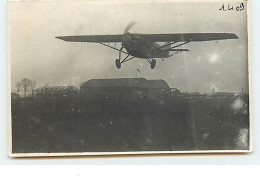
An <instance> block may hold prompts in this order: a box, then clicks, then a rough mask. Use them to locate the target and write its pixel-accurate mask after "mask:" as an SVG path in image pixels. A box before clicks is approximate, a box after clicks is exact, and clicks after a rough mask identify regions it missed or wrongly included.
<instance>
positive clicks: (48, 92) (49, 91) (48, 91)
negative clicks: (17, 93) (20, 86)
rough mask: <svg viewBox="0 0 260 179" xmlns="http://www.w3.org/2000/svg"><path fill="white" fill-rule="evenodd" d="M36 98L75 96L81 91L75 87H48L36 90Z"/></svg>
mask: <svg viewBox="0 0 260 179" xmlns="http://www.w3.org/2000/svg"><path fill="white" fill-rule="evenodd" d="M34 94H35V95H36V96H56V97H61V96H63V97H65V96H74V95H78V94H79V89H78V88H76V87H75V86H48V87H40V88H37V89H35V91H34Z"/></svg>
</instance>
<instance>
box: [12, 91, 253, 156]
mask: <svg viewBox="0 0 260 179" xmlns="http://www.w3.org/2000/svg"><path fill="white" fill-rule="evenodd" d="M11 103H12V150H13V153H49V152H51V153H55V152H112V151H113V152H122V151H187V150H247V149H249V137H248V136H249V134H248V133H249V112H248V107H249V106H248V95H240V96H232V97H230V96H229V97H228V96H227V97H221V98H218V97H214V98H207V97H206V96H200V97H189V98H184V97H171V98H161V99H157V100H149V99H140V100H136V101H120V100H113V99H106V98H104V99H95V100H91V99H84V98H82V97H80V96H70V97H62V96H60V97H28V98H20V99H12V101H11Z"/></svg>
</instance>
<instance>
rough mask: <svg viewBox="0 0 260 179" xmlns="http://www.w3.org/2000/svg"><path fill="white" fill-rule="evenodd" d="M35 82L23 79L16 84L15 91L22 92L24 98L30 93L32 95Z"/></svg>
mask: <svg viewBox="0 0 260 179" xmlns="http://www.w3.org/2000/svg"><path fill="white" fill-rule="evenodd" d="M36 85H37V83H36V81H33V80H30V79H28V78H23V79H22V80H21V81H20V82H18V83H16V88H17V91H19V92H20V91H23V96H24V97H26V96H27V95H28V94H29V93H30V92H31V94H32V95H34V90H35V88H36Z"/></svg>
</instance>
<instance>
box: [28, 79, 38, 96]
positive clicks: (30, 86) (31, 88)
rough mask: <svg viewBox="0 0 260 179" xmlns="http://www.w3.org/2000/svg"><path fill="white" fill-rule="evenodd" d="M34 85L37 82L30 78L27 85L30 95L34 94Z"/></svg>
mask: <svg viewBox="0 0 260 179" xmlns="http://www.w3.org/2000/svg"><path fill="white" fill-rule="evenodd" d="M36 85H37V82H36V81H33V80H31V82H30V85H29V88H30V90H31V95H32V96H34V90H35V88H36Z"/></svg>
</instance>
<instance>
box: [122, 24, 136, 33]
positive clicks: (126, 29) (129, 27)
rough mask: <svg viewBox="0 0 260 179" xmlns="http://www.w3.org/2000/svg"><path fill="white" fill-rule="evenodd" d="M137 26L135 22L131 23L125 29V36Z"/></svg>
mask: <svg viewBox="0 0 260 179" xmlns="http://www.w3.org/2000/svg"><path fill="white" fill-rule="evenodd" d="M135 24H136V22H135V21H132V22H130V23H129V24H128V25H127V26H126V28H125V34H126V33H127V32H128V31H129V30H130V29H131V28H132V27H133V26H134V25H135Z"/></svg>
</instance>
